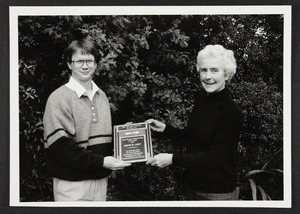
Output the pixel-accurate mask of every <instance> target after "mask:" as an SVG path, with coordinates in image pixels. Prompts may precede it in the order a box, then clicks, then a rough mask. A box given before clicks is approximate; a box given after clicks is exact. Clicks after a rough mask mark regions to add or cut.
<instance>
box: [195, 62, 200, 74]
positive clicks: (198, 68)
mask: <svg viewBox="0 0 300 214" xmlns="http://www.w3.org/2000/svg"><path fill="white" fill-rule="evenodd" d="M196 69H197V71H198V72H199V71H200V66H199V65H198V64H196Z"/></svg>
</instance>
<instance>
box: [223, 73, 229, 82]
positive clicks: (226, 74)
mask: <svg viewBox="0 0 300 214" xmlns="http://www.w3.org/2000/svg"><path fill="white" fill-rule="evenodd" d="M224 75H225V80H226V81H228V80H229V77H230V75H229V74H228V73H226V72H225V74H224Z"/></svg>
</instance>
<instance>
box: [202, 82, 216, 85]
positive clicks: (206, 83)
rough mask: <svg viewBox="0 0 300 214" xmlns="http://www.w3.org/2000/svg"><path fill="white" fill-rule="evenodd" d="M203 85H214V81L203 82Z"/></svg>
mask: <svg viewBox="0 0 300 214" xmlns="http://www.w3.org/2000/svg"><path fill="white" fill-rule="evenodd" d="M204 84H205V85H214V84H215V83H208V82H204Z"/></svg>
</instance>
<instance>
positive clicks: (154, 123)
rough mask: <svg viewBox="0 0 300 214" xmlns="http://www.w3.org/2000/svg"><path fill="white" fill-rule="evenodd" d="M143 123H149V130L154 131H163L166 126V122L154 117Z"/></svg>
mask: <svg viewBox="0 0 300 214" xmlns="http://www.w3.org/2000/svg"><path fill="white" fill-rule="evenodd" d="M145 123H148V124H149V125H150V128H151V130H153V131H155V132H163V131H164V130H165V128H166V124H164V123H162V122H160V121H158V120H155V119H149V120H146V121H145Z"/></svg>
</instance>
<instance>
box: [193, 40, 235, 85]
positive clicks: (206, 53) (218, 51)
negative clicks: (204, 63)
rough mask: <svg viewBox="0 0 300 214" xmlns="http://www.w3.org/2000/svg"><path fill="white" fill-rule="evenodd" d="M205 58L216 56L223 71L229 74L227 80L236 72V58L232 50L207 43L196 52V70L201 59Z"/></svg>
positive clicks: (199, 65)
mask: <svg viewBox="0 0 300 214" xmlns="http://www.w3.org/2000/svg"><path fill="white" fill-rule="evenodd" d="M207 58H218V59H220V60H221V62H222V68H223V69H224V71H225V73H226V74H227V75H228V76H229V78H228V81H230V80H231V78H232V77H233V76H234V74H235V73H236V60H235V58H234V53H233V51H232V50H228V49H226V48H224V47H223V46H222V45H207V46H205V47H204V48H203V49H202V50H201V51H199V52H198V56H197V70H198V71H199V69H200V67H201V60H203V59H207Z"/></svg>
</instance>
